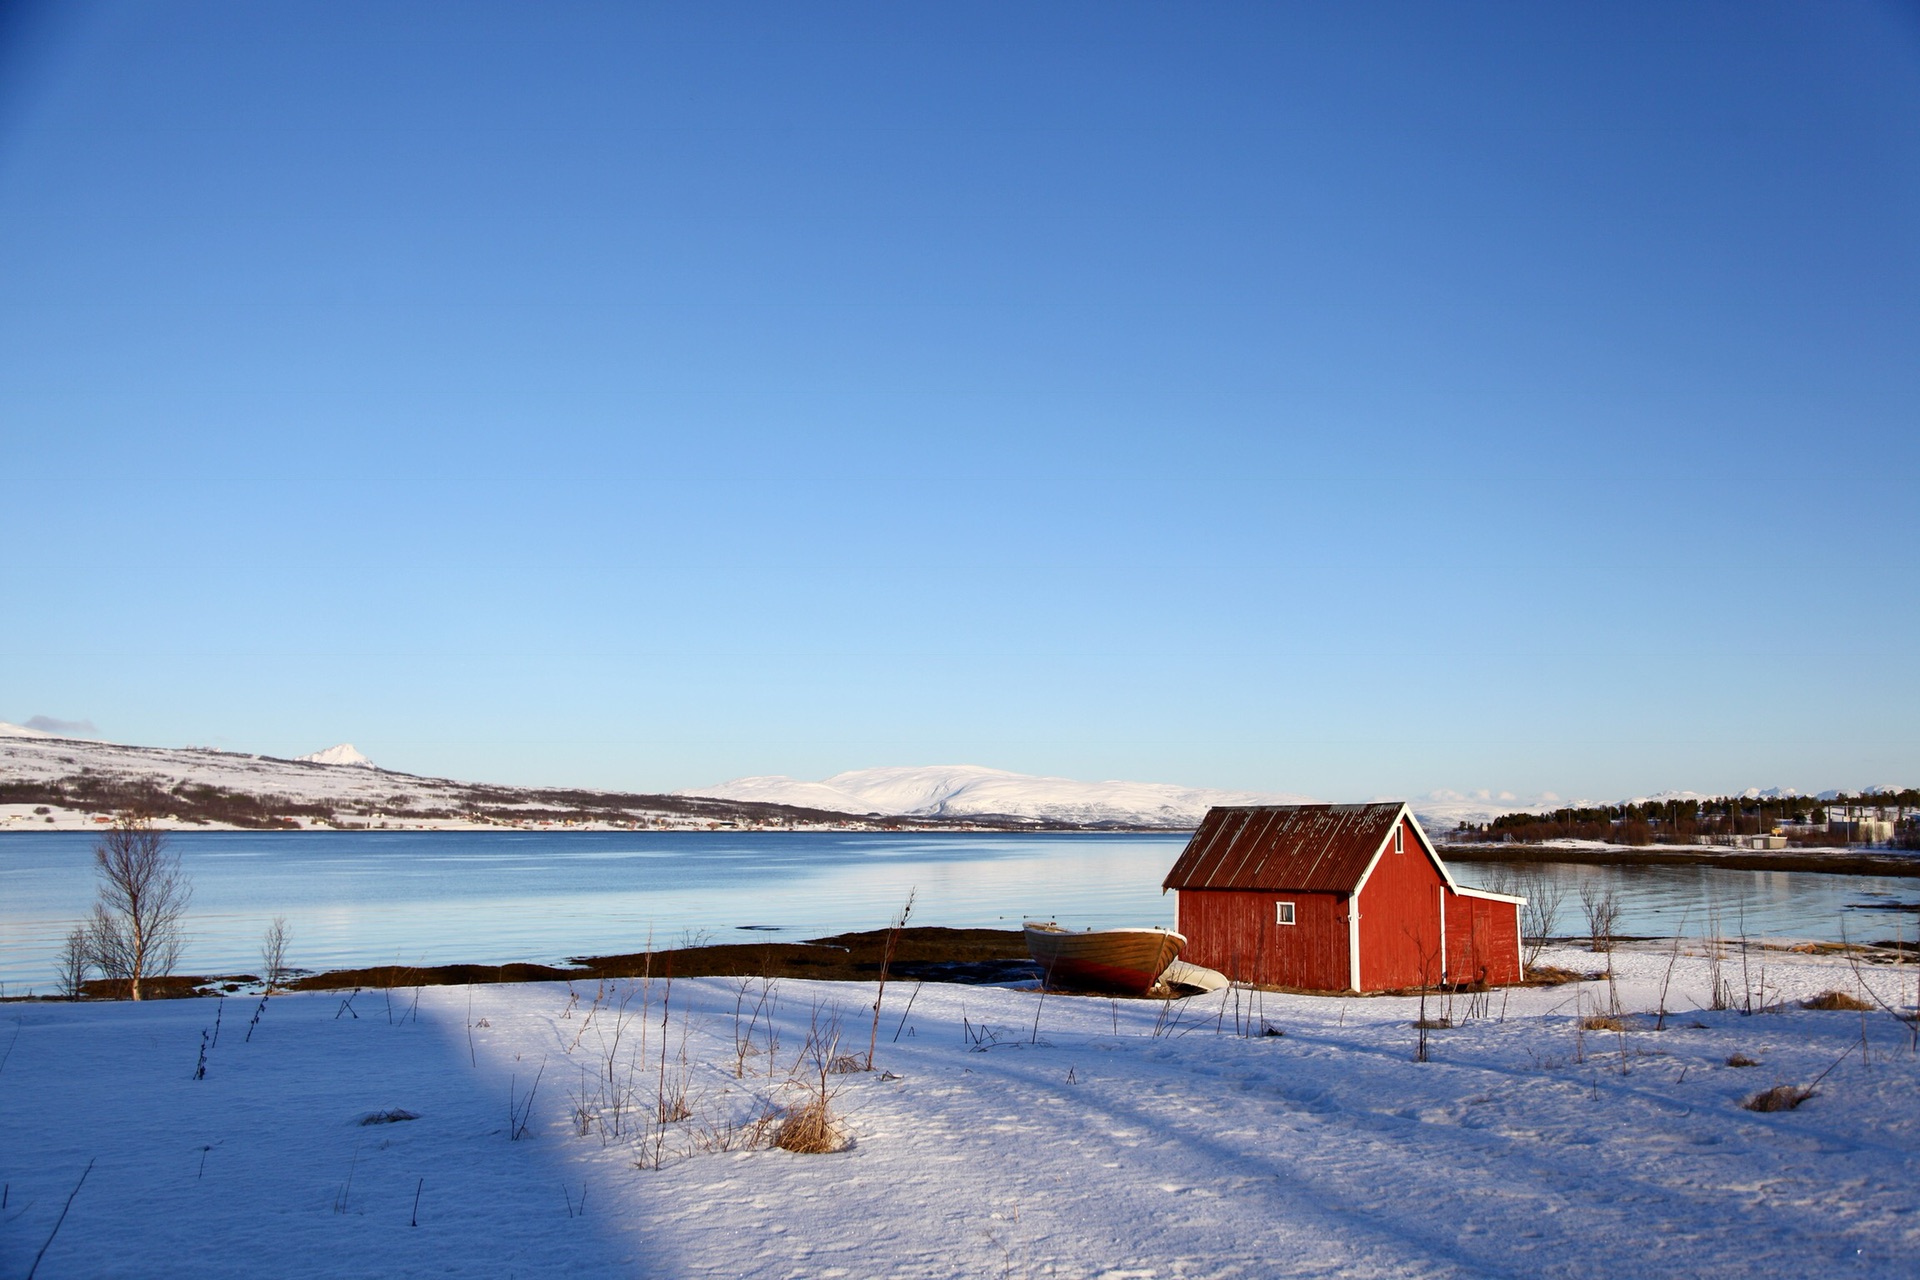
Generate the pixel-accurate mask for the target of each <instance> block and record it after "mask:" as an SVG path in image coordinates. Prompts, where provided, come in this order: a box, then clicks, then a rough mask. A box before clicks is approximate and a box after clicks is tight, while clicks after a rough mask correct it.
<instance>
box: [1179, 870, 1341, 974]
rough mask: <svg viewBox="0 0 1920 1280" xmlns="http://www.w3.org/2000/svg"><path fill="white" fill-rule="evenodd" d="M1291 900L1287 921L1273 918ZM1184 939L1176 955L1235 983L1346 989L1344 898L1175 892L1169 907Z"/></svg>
mask: <svg viewBox="0 0 1920 1280" xmlns="http://www.w3.org/2000/svg"><path fill="white" fill-rule="evenodd" d="M1282 902H1291V903H1293V911H1294V923H1293V924H1291V925H1283V924H1276V923H1275V915H1276V911H1275V907H1276V905H1277V904H1279V903H1282ZM1177 914H1178V918H1179V921H1180V923H1179V929H1180V932H1181V933H1183V934H1185V935H1186V936H1187V947H1186V950H1185V951H1183V952H1181V954H1180V958H1181V959H1182V960H1186V961H1188V962H1189V963H1192V964H1198V965H1204V966H1206V967H1207V968H1209V969H1218V970H1219V971H1220V972H1221V973H1224V974H1226V975H1227V976H1228V977H1229V978H1232V979H1233V980H1234V981H1236V982H1258V983H1262V984H1264V985H1267V986H1275V987H1298V988H1301V989H1303V990H1308V991H1345V990H1346V989H1347V984H1348V977H1347V967H1348V956H1349V947H1348V941H1347V899H1346V895H1345V894H1338V893H1260V892H1241V891H1238V890H1232V889H1183V890H1181V891H1180V899H1179V905H1178V910H1177Z"/></svg>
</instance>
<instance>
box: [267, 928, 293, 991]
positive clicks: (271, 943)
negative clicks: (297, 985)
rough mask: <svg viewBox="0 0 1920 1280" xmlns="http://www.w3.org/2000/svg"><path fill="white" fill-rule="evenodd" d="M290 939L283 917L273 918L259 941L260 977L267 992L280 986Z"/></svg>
mask: <svg viewBox="0 0 1920 1280" xmlns="http://www.w3.org/2000/svg"><path fill="white" fill-rule="evenodd" d="M291 937H292V933H291V931H290V930H289V929H288V928H287V918H286V917H285V916H275V917H274V918H273V923H272V924H270V925H268V926H267V931H266V933H265V934H264V935H262V936H261V939H260V976H261V977H262V978H263V979H264V980H265V981H266V984H267V990H268V991H272V990H273V989H274V988H275V987H277V986H279V985H280V980H281V979H282V978H284V977H286V974H287V941H288V939H289V938H291Z"/></svg>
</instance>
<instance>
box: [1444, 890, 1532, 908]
mask: <svg viewBox="0 0 1920 1280" xmlns="http://www.w3.org/2000/svg"><path fill="white" fill-rule="evenodd" d="M1458 892H1459V894H1460V896H1461V897H1463V898H1486V899H1488V900H1490V901H1493V902H1511V903H1512V904H1513V905H1514V906H1516V907H1518V906H1524V905H1525V904H1526V901H1527V900H1526V899H1525V898H1524V897H1519V896H1516V895H1514V894H1511V893H1495V892H1494V891H1493V890H1491V889H1469V888H1468V887H1467V886H1466V885H1461V886H1460V888H1459V891H1458Z"/></svg>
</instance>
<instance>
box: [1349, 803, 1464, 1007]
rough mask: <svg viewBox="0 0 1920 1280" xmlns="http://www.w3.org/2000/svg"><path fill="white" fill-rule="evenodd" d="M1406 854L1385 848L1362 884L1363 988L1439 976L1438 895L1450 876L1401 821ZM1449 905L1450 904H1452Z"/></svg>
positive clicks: (1388, 987) (1424, 982) (1421, 982)
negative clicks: (1442, 875)
mask: <svg viewBox="0 0 1920 1280" xmlns="http://www.w3.org/2000/svg"><path fill="white" fill-rule="evenodd" d="M1400 831H1401V840H1402V842H1403V843H1402V848H1404V849H1405V850H1406V852H1404V853H1395V852H1394V851H1393V844H1392V841H1391V839H1389V841H1388V844H1387V847H1386V851H1385V852H1384V853H1382V854H1381V855H1380V859H1379V861H1377V862H1376V863H1374V865H1373V874H1372V875H1370V876H1368V877H1367V882H1366V884H1364V885H1362V886H1361V889H1360V990H1362V991H1392V990H1396V989H1398V988H1401V987H1418V986H1432V985H1434V984H1436V983H1438V982H1439V981H1440V972H1441V959H1440V896H1441V894H1442V893H1443V892H1446V890H1447V886H1446V881H1445V880H1443V879H1442V878H1441V876H1440V871H1439V868H1437V867H1435V866H1434V865H1433V859H1431V858H1429V857H1428V856H1427V854H1426V851H1425V850H1423V849H1422V848H1421V847H1420V838H1419V836H1417V835H1415V834H1414V832H1413V828H1412V825H1411V824H1410V823H1407V822H1405V821H1402V823H1401V826H1400ZM1449 905H1451V904H1449Z"/></svg>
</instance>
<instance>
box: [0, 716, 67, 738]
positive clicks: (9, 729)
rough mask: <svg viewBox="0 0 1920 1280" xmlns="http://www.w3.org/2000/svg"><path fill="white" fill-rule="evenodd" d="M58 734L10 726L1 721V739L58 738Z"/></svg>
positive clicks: (21, 726) (15, 725)
mask: <svg viewBox="0 0 1920 1280" xmlns="http://www.w3.org/2000/svg"><path fill="white" fill-rule="evenodd" d="M59 736H60V735H59V734H57V733H48V732H47V731H46V730H44V729H29V728H27V726H25V725H23V724H8V723H7V722H6V721H5V720H0V738H57V737H59Z"/></svg>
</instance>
